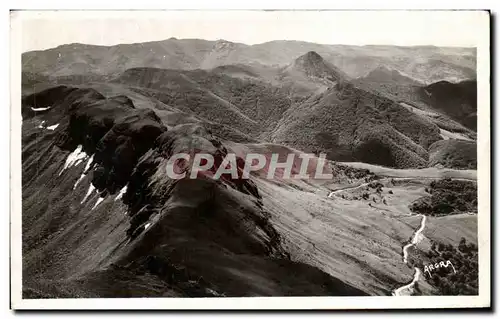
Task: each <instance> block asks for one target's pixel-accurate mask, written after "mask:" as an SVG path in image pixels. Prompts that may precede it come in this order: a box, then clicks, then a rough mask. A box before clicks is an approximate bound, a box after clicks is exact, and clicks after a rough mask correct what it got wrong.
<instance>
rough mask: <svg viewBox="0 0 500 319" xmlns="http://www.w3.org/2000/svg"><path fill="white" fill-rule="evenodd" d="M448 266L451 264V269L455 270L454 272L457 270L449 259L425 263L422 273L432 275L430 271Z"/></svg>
mask: <svg viewBox="0 0 500 319" xmlns="http://www.w3.org/2000/svg"><path fill="white" fill-rule="evenodd" d="M448 266H451V268H453V271H454V272H455V274H456V273H457V271H456V270H455V267H454V266H453V264H452V263H451V261H449V260H447V261H446V262H445V261H440V262H438V263H434V264H429V265H425V267H424V273H425V272H427V273H429V277H430V276H432V274H431V271H434V270H438V269H439V268H443V267H444V268H448Z"/></svg>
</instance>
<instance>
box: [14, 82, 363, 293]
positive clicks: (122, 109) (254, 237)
mask: <svg viewBox="0 0 500 319" xmlns="http://www.w3.org/2000/svg"><path fill="white" fill-rule="evenodd" d="M38 101H41V102H40V104H38ZM48 105H50V109H47V110H44V111H41V112H36V113H34V114H30V113H29V112H28V114H27V116H26V117H25V118H24V123H23V141H22V146H23V152H22V160H23V175H22V181H23V194H22V196H23V214H22V218H23V291H24V295H25V297H31V298H37V297H131V296H134V297H141V296H157V297H160V296H272V295H279V296H287V295H307V296H310V295H364V294H365V293H364V292H363V291H360V290H358V289H356V288H353V287H351V286H350V285H348V284H346V283H344V282H342V281H340V280H338V279H336V278H333V277H332V276H330V275H328V274H326V273H325V272H323V271H321V270H319V269H318V268H315V267H312V266H309V265H306V264H304V263H300V262H293V261H291V260H290V255H289V253H288V252H287V251H286V250H285V249H284V248H283V246H282V243H281V236H280V234H279V232H278V231H277V230H276V229H275V228H274V227H273V225H272V224H271V223H270V221H269V214H268V213H267V212H266V207H265V206H264V204H263V202H262V198H261V195H260V193H259V189H258V187H257V185H256V184H255V183H254V182H253V181H252V180H240V179H232V178H231V177H230V176H223V178H222V179H221V180H218V181H214V180H211V179H209V178H207V177H204V176H199V178H198V179H195V180H187V179H183V180H171V179H169V178H168V177H167V176H166V175H165V165H166V162H167V160H168V159H169V157H170V156H171V155H172V154H175V153H178V152H193V151H194V150H197V151H204V152H209V153H211V154H213V155H214V156H215V157H216V159H220V158H222V157H223V156H224V154H225V153H226V152H227V150H226V148H225V146H224V145H223V144H222V143H221V141H220V140H219V139H218V138H216V137H215V136H213V135H211V134H210V133H209V132H207V131H206V130H205V129H203V128H202V127H198V128H196V129H195V128H194V127H191V128H186V127H185V126H182V125H181V126H178V127H175V128H172V129H170V130H168V129H167V128H166V127H165V126H163V125H162V123H161V122H162V121H161V119H160V118H159V117H158V116H157V115H156V114H155V112H153V111H152V110H147V109H137V108H136V107H135V105H134V104H133V102H132V100H130V99H129V98H127V97H124V96H116V97H113V98H106V97H104V96H103V95H102V94H100V93H98V92H97V91H95V90H93V89H77V88H69V87H57V88H54V89H53V90H51V91H44V92H41V93H39V94H37V95H35V96H33V95H32V96H28V97H27V98H26V99H25V100H24V101H23V108H25V109H27V108H31V107H33V108H35V109H40V108H46V107H47V106H48ZM54 125H56V127H54ZM217 163H219V164H220V162H219V161H217ZM188 173H189V172H188Z"/></svg>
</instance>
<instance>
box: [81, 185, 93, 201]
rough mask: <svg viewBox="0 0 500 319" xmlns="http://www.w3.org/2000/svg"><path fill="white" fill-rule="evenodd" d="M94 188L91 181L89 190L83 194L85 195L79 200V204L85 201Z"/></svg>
mask: <svg viewBox="0 0 500 319" xmlns="http://www.w3.org/2000/svg"><path fill="white" fill-rule="evenodd" d="M94 189H95V187H94V185H92V183H90V186H89V190H88V191H87V194H86V195H85V197H84V198H83V200H82V201H81V202H80V204H83V203H85V201H86V200H87V198H88V197H89V196H90V194H92V192H93V191H94Z"/></svg>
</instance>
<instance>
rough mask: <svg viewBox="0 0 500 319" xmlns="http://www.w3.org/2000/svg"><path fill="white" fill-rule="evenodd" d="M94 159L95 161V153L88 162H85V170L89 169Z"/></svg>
mask: <svg viewBox="0 0 500 319" xmlns="http://www.w3.org/2000/svg"><path fill="white" fill-rule="evenodd" d="M93 161H94V154H92V156H91V157H90V158H89V161H88V162H87V164H85V170H84V172H86V171H88V170H89V168H90V165H92V162H93Z"/></svg>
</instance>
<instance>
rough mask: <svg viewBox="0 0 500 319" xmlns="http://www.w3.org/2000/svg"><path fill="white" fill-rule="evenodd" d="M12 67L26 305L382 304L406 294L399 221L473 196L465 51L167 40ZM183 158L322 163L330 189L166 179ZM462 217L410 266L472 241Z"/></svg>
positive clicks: (471, 90)
mask: <svg viewBox="0 0 500 319" xmlns="http://www.w3.org/2000/svg"><path fill="white" fill-rule="evenodd" d="M22 65H23V69H22V72H23V73H22V83H21V85H22V93H23V96H22V109H21V114H22V117H23V126H22V161H23V163H22V167H23V169H22V174H23V175H22V178H23V217H22V218H23V291H24V294H25V296H26V297H27V298H40V297H44V298H47V297H118V296H121V297H129V296H261V295H266V296H267V295H269V296H276V295H279V296H287V295H302V296H308V295H389V294H391V292H392V291H393V290H394V289H396V288H397V287H399V286H402V284H404V283H405V282H410V281H411V277H412V276H413V275H412V271H413V270H412V268H411V267H408V266H409V264H408V263H406V262H405V263H403V262H401V258H402V257H401V249H402V247H403V246H405V243H406V242H407V241H408V239H409V238H410V241H411V237H412V234H413V233H414V230H415V229H416V228H418V227H417V226H418V225H416V224H418V223H419V222H420V216H417V215H415V214H412V212H411V210H410V206H411V205H412V203H413V202H415V201H417V200H418V199H420V198H421V197H423V196H425V194H426V192H427V190H428V188H429V187H430V186H429V183H430V181H431V180H433V179H440V178H444V177H450V178H454V179H458V180H460V181H462V182H464V183H471V184H474V183H475V178H476V177H475V169H476V168H477V158H476V154H475V152H474V150H475V147H476V138H477V134H476V127H477V126H476V119H477V118H476V111H477V102H476V86H477V84H476V79H475V76H476V75H475V65H476V52H475V49H473V48H438V47H432V46H429V47H393V46H345V45H322V44H314V43H307V42H299V41H273V42H268V43H263V44H259V45H245V44H240V43H232V42H228V41H223V40H219V41H206V40H195V39H186V40H179V39H174V38H172V39H168V40H165V41H159V42H148V43H137V44H120V45H116V46H110V47H104V46H94V45H84V44H68V45H62V46H59V47H57V48H53V49H49V50H45V51H32V52H26V53H24V54H23V55H22ZM193 149H197V150H202V151H204V152H207V153H210V154H212V155H214V156H215V157H216V158H221V157H223V156H224V155H226V154H228V153H236V154H237V155H238V157H239V158H244V156H245V155H246V154H248V153H252V152H257V153H260V154H264V155H265V156H266V157H270V156H271V154H279V158H280V159H284V158H286V156H287V155H288V154H291V153H294V154H300V153H303V152H305V153H313V154H316V155H319V154H320V153H324V154H326V158H327V160H328V167H329V169H330V170H331V171H332V172H333V173H334V178H333V180H331V181H326V182H325V181H318V180H284V179H277V180H266V179H265V178H264V177H263V176H265V173H266V169H267V168H263V169H262V170H261V171H258V172H256V173H255V174H254V175H252V177H251V178H250V179H249V180H242V179H239V178H238V179H233V178H223V179H221V180H217V181H214V180H208V179H204V178H198V179H195V180H180V181H176V180H171V179H169V178H168V177H167V176H166V175H165V174H164V168H165V166H166V162H167V161H168V159H169V158H170V157H171V156H172V155H173V154H175V153H179V152H190V151H192V150H193ZM377 183H379V184H377ZM471 189H472V187H471ZM457 207H458V206H457ZM457 209H458V208H457ZM456 212H457V214H458V213H460V214H458V215H455V216H438V217H435V216H433V217H429V218H428V221H427V224H428V225H429V226H428V227H430V228H436V227H440V229H441V231H440V232H433V233H424V237H425V240H423V242H422V243H423V244H422V245H423V248H422V247H420V248H415V249H414V251H413V253H414V254H415V256H418V249H424V250H425V249H426V248H428V247H430V245H431V241H433V242H434V241H437V242H443V243H446V244H453V245H454V244H458V242H459V241H460V237H461V235H463V237H466V238H467V240H468V241H472V242H475V241H477V232H475V231H474V227H476V226H477V220H476V218H475V216H473V215H468V214H465V213H464V212H463V211H460V210H458V211H456ZM461 214H462V215H461ZM456 216H458V217H456ZM457 229H458V230H460V231H457V232H455V230H457ZM417 259H418V258H416V257H415V260H413V261H412V264H413V265H416V264H417V261H416V260H417ZM435 291H436V287H433V286H432V285H430V284H429V283H426V282H422V284H421V285H420V292H421V294H433V293H435Z"/></svg>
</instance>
